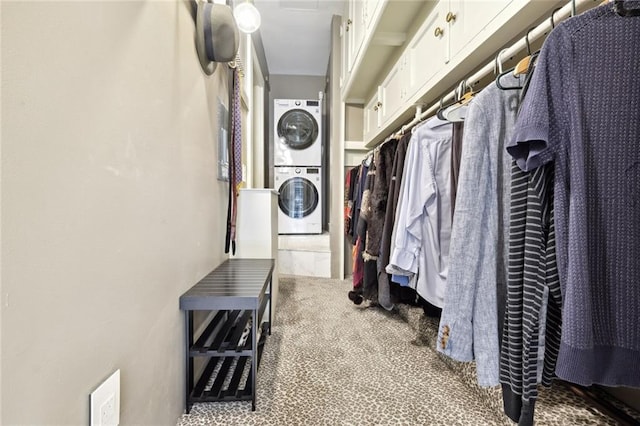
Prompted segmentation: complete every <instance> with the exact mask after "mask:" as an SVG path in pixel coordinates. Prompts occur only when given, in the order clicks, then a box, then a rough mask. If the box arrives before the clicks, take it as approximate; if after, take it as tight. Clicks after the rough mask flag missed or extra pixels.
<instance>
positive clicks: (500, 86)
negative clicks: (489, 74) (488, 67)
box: [495, 49, 522, 90]
mask: <svg viewBox="0 0 640 426" xmlns="http://www.w3.org/2000/svg"><path fill="white" fill-rule="evenodd" d="M506 51H507V49H502V50H501V51H500V52H498V55H497V56H496V62H495V69H496V71H497V73H498V75H497V77H496V86H498V89H500V90H520V89H522V86H517V85H516V86H504V85H503V84H502V78H503V77H504V76H506V75H509V74H511V73H513V68H510V69H508V70H506V71H503V70H502V59H501V58H502V54H503V53H504V52H506Z"/></svg>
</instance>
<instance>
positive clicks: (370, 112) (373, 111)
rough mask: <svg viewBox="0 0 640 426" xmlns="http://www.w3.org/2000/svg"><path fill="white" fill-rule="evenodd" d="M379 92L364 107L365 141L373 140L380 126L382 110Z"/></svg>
mask: <svg viewBox="0 0 640 426" xmlns="http://www.w3.org/2000/svg"><path fill="white" fill-rule="evenodd" d="M378 92H380V88H378ZM378 92H376V93H375V95H374V96H373V97H372V98H371V99H370V100H369V102H367V104H366V105H365V107H364V117H363V122H364V129H363V135H364V140H365V141H368V140H371V139H372V138H373V136H375V135H376V134H377V133H378V129H379V128H380V123H381V114H382V110H381V108H380V105H381V102H380V97H379V93H378Z"/></svg>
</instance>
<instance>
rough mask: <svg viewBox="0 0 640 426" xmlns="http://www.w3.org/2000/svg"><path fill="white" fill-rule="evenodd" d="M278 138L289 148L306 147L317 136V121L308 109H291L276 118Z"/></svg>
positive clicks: (311, 143)
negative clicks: (278, 118)
mask: <svg viewBox="0 0 640 426" xmlns="http://www.w3.org/2000/svg"><path fill="white" fill-rule="evenodd" d="M277 127H278V138H280V140H281V141H282V143H284V144H286V145H287V146H288V147H289V148H291V149H295V150H301V149H307V148H309V147H310V146H311V145H313V143H314V142H315V141H316V139H317V138H318V122H317V121H316V119H315V118H314V117H313V115H311V114H310V113H309V112H308V111H305V110H303V109H292V110H289V111H287V112H285V113H284V114H283V115H282V117H280V120H278V126H277Z"/></svg>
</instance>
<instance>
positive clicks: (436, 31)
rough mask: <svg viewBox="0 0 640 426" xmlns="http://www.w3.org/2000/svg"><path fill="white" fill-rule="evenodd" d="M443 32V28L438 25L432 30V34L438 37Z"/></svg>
mask: <svg viewBox="0 0 640 426" xmlns="http://www.w3.org/2000/svg"><path fill="white" fill-rule="evenodd" d="M443 34H444V30H443V29H442V28H440V27H438V28H436V30H435V31H434V32H433V35H434V36H436V37H440V36H442V35H443Z"/></svg>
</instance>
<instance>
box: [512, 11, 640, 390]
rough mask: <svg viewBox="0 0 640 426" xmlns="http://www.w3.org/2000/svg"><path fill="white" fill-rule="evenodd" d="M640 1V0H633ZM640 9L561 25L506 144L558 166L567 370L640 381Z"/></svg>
mask: <svg viewBox="0 0 640 426" xmlns="http://www.w3.org/2000/svg"><path fill="white" fill-rule="evenodd" d="M623 3H624V5H625V7H627V8H634V9H638V8H640V2H638V1H625V2H623ZM637 40H640V17H622V16H619V15H618V14H616V13H615V12H614V10H613V9H612V7H611V5H609V4H605V5H603V6H600V7H597V8H595V9H592V10H590V11H588V12H585V13H583V14H581V15H578V16H576V17H574V18H572V19H570V20H567V21H564V22H562V23H561V24H560V25H558V26H557V27H556V28H555V30H553V31H552V32H551V34H550V35H549V37H548V38H547V40H546V41H545V44H544V46H543V48H542V51H541V53H540V56H539V59H538V63H537V65H536V71H535V73H534V75H533V78H532V80H531V84H530V86H529V89H528V93H527V95H526V98H525V100H524V102H523V105H522V109H521V113H520V116H519V118H518V124H517V130H516V134H515V137H514V139H513V143H511V144H510V146H509V147H508V148H507V149H508V150H509V153H510V154H511V155H513V157H514V158H515V159H516V161H517V163H518V165H519V166H520V167H521V168H522V169H523V170H525V171H530V170H533V169H535V168H537V167H540V166H542V165H544V164H547V163H551V162H553V165H554V175H555V183H554V197H555V200H554V203H555V208H554V219H555V230H556V234H555V236H556V243H557V261H558V272H559V277H560V285H561V290H562V298H563V310H562V341H561V345H560V351H559V354H558V360H557V365H556V374H557V375H558V377H560V378H562V379H564V380H567V381H570V382H574V383H578V384H581V385H587V386H588V385H591V384H593V383H598V384H603V385H609V386H631V387H640V327H638V324H639V323H640V286H638V283H639V282H640V264H639V263H638V261H637V260H638V258H640V245H639V244H638V241H640V185H638V182H640V124H639V123H640V107H639V105H638V99H640V79H638V76H637V73H635V72H632V71H631V70H636V69H638V68H639V67H640V44H638V43H637Z"/></svg>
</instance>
